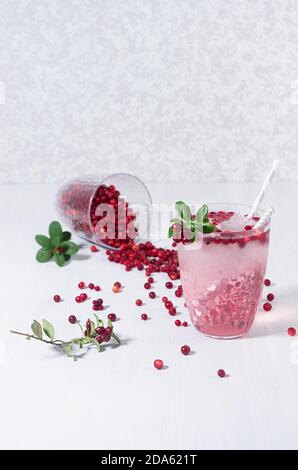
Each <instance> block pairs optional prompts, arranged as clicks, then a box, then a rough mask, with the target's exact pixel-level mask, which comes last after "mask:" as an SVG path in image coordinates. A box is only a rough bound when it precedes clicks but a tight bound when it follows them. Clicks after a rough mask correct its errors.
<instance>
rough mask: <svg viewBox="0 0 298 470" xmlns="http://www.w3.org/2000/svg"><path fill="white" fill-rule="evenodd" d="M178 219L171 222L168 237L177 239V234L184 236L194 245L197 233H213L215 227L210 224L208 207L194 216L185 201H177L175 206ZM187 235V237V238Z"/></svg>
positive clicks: (204, 206)
mask: <svg viewBox="0 0 298 470" xmlns="http://www.w3.org/2000/svg"><path fill="white" fill-rule="evenodd" d="M175 208H176V212H177V217H174V218H173V219H172V220H171V226H170V227H169V230H168V237H169V238H172V237H174V239H175V236H176V237H177V233H180V234H181V235H182V234H183V236H184V239H186V240H187V241H188V242H190V243H192V242H194V241H195V240H196V237H197V233H198V232H200V233H212V232H213V231H214V230H215V226H214V225H212V224H211V223H210V222H209V217H208V213H209V210H208V206H207V205H206V204H203V205H202V206H201V207H200V208H199V209H198V211H197V213H196V214H195V215H193V214H192V212H191V209H190V207H189V206H188V205H187V204H185V202H183V201H177V202H176V204H175ZM186 235H187V236H186Z"/></svg>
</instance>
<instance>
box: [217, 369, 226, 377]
mask: <svg viewBox="0 0 298 470" xmlns="http://www.w3.org/2000/svg"><path fill="white" fill-rule="evenodd" d="M217 375H218V377H221V378H222V379H223V378H224V377H225V376H226V373H225V371H224V370H223V369H219V370H218V371H217Z"/></svg>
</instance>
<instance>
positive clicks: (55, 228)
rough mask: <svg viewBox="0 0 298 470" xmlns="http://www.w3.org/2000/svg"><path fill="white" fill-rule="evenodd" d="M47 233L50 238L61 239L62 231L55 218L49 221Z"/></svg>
mask: <svg viewBox="0 0 298 470" xmlns="http://www.w3.org/2000/svg"><path fill="white" fill-rule="evenodd" d="M49 235H50V238H51V239H52V240H53V239H54V238H56V237H58V238H59V240H60V241H62V236H63V232H62V227H61V224H60V222H57V221H56V220H54V221H53V222H51V223H50V226H49Z"/></svg>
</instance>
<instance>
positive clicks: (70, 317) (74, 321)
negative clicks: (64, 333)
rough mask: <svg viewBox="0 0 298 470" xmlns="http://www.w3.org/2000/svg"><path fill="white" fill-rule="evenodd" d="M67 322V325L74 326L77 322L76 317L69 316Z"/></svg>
mask: <svg viewBox="0 0 298 470" xmlns="http://www.w3.org/2000/svg"><path fill="white" fill-rule="evenodd" d="M68 321H69V323H72V324H74V323H76V322H77V317H76V316H75V315H69V317H68Z"/></svg>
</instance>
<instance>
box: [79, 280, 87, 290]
mask: <svg viewBox="0 0 298 470" xmlns="http://www.w3.org/2000/svg"><path fill="white" fill-rule="evenodd" d="M85 287H86V284H85V282H84V281H81V282H79V283H78V288H79V289H84V288H85Z"/></svg>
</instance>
